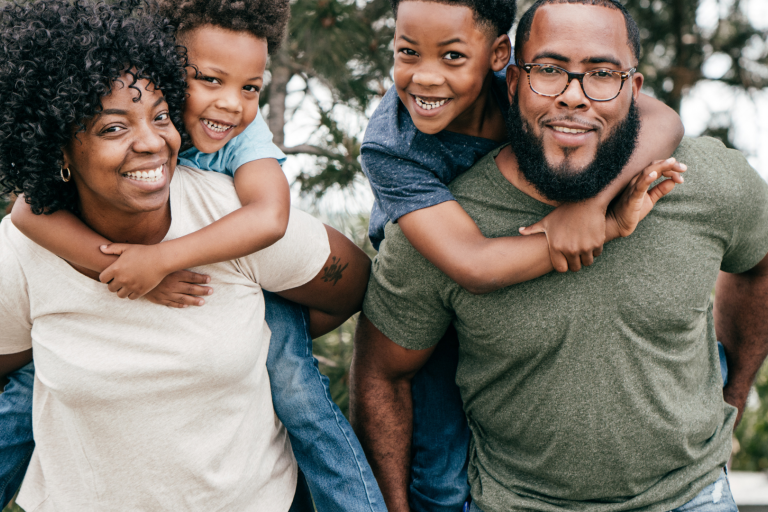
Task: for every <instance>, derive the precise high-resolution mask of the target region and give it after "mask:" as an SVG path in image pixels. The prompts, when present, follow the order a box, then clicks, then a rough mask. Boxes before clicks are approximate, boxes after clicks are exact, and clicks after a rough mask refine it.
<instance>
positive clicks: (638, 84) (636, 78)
mask: <svg viewBox="0 0 768 512" xmlns="http://www.w3.org/2000/svg"><path fill="white" fill-rule="evenodd" d="M644 80H645V77H644V76H643V74H642V73H640V72H639V71H635V73H634V74H633V75H632V97H633V98H635V100H637V97H638V95H639V94H640V89H642V88H643V81H644Z"/></svg>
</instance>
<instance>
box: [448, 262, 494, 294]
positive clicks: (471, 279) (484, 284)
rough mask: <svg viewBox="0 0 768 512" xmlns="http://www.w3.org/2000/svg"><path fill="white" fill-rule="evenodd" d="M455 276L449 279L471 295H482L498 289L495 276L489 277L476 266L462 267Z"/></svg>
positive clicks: (483, 270)
mask: <svg viewBox="0 0 768 512" xmlns="http://www.w3.org/2000/svg"><path fill="white" fill-rule="evenodd" d="M455 274H456V275H455V276H449V277H451V279H453V280H454V281H456V283H457V284H458V285H459V286H461V287H462V288H464V289H465V290H467V291H468V292H469V293H471V294H472V295H483V294H486V293H490V292H492V291H495V290H497V289H499V284H498V282H497V279H496V276H493V275H490V274H489V273H488V272H487V271H486V270H485V269H482V268H478V266H477V265H471V266H464V267H462V268H460V269H458V272H455Z"/></svg>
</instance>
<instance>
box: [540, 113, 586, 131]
mask: <svg viewBox="0 0 768 512" xmlns="http://www.w3.org/2000/svg"><path fill="white" fill-rule="evenodd" d="M552 123H573V124H578V125H581V126H583V127H584V129H585V130H599V129H600V128H601V127H600V125H599V124H597V123H595V122H594V121H590V120H587V119H581V118H580V117H578V116H573V115H563V116H555V117H546V118H543V119H542V120H541V121H539V125H540V126H546V125H548V124H552Z"/></svg>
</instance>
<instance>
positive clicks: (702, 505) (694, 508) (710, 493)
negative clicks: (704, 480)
mask: <svg viewBox="0 0 768 512" xmlns="http://www.w3.org/2000/svg"><path fill="white" fill-rule="evenodd" d="M469 512H483V511H482V510H480V507H478V506H477V505H476V504H475V503H474V502H473V503H472V504H471V505H470V506H469ZM670 512H739V509H738V507H737V506H736V502H735V501H733V496H732V495H731V486H730V485H729V484H728V477H727V476H726V475H725V471H723V472H722V473H720V478H718V479H717V480H715V482H713V483H711V484H709V485H708V486H706V487H705V488H704V489H702V490H701V492H700V493H699V494H697V495H696V497H695V498H693V499H692V500H691V501H689V502H688V503H686V504H685V505H681V506H679V507H677V508H676V509H674V510H671V511H670Z"/></svg>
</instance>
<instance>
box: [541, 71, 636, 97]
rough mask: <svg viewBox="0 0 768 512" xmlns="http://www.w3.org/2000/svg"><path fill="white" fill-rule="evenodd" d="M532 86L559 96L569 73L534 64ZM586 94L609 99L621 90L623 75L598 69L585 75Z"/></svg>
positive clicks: (566, 82) (542, 91)
mask: <svg viewBox="0 0 768 512" xmlns="http://www.w3.org/2000/svg"><path fill="white" fill-rule="evenodd" d="M530 76H531V87H532V88H533V90H534V91H536V92H538V93H539V94H546V95H551V96H557V95H560V94H562V93H563V91H565V88H566V86H567V84H568V74H567V73H565V72H564V71H563V70H561V69H558V68H555V67H542V66H534V67H533V68H532V69H531V73H530ZM583 84H584V94H586V95H587V97H588V98H591V99H593V100H609V99H613V98H615V97H616V95H618V94H619V91H620V90H621V75H619V74H618V73H612V72H610V71H599V70H598V71H596V72H594V73H590V74H587V75H584V81H583Z"/></svg>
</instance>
